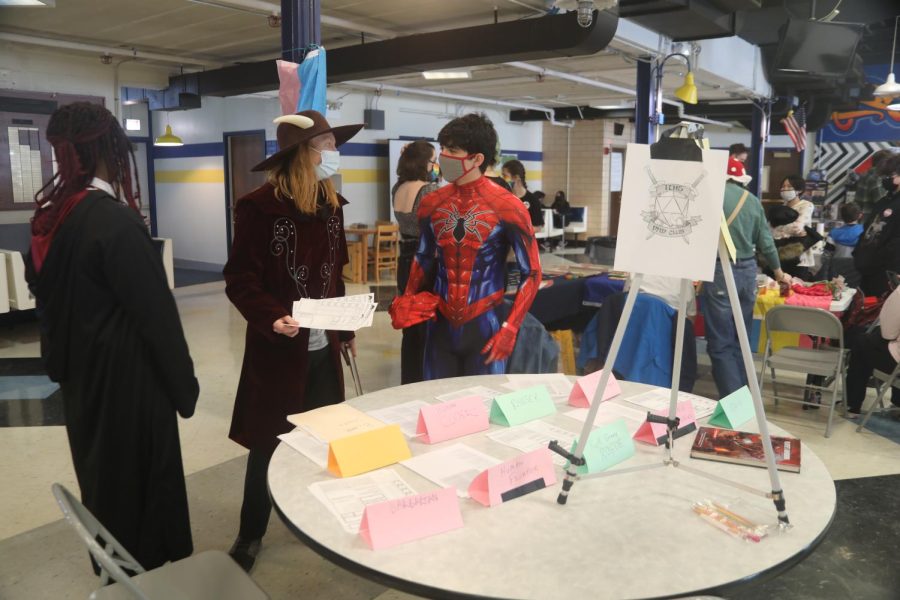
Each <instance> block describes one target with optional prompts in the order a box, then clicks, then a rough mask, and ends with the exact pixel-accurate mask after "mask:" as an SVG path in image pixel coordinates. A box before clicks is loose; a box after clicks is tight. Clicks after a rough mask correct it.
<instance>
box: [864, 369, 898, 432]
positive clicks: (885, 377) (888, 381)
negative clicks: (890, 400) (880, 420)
mask: <svg viewBox="0 0 900 600" xmlns="http://www.w3.org/2000/svg"><path fill="white" fill-rule="evenodd" d="M872 376H873V377H874V378H875V379H877V380H878V381H880V382H881V384H880V385H879V386H878V395H877V396H876V397H875V402H873V403H872V406H870V407H869V410H868V411H867V412H866V416H865V417H863V419H862V420H861V421H860V422H859V425H857V426H856V431H857V433H859V432H860V431H862V430H863V427H865V426H866V423H868V422H869V418H870V417H871V416H872V413H874V412H875V407H876V406H877V407H878V408H879V409H881V411H882V412H884V394H885V393H886V392H887V391H888V390H889V389H891V388H892V387H895V386H896V387H898V388H900V380H898V377H900V363H898V364H897V366H896V367H894V370H893V371H891V372H890V373H885V372H884V371H879V370H877V369H876V370H875V371H873V372H872ZM897 410H898V409H897V407H894V406H891V407H889V408H888V411H893V412H897Z"/></svg>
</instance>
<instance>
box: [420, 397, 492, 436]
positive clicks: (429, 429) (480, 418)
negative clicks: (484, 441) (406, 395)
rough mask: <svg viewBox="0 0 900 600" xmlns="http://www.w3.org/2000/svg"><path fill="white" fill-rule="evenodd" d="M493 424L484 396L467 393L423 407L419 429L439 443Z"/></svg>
mask: <svg viewBox="0 0 900 600" xmlns="http://www.w3.org/2000/svg"><path fill="white" fill-rule="evenodd" d="M490 426H491V424H490V423H489V421H488V411H487V409H486V408H485V406H484V400H482V398H481V396H466V397H465V398H458V399H456V400H451V401H449V402H442V403H441V404H429V405H428V406H423V407H422V408H421V409H420V410H419V422H418V424H417V425H416V433H417V434H419V435H421V436H422V441H424V442H425V443H426V444H437V443H440V442H445V441H447V440H452V439H454V438H458V437H462V436H464V435H469V434H470V433H476V432H478V431H484V430H485V429H488V428H489V427H490Z"/></svg>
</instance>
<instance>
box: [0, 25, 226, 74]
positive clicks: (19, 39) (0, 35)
mask: <svg viewBox="0 0 900 600" xmlns="http://www.w3.org/2000/svg"><path fill="white" fill-rule="evenodd" d="M0 41H7V42H16V43H18V44H30V45H32V46H43V47H47V48H62V49H65V50H79V51H82V52H93V53H96V54H111V55H114V56H127V57H132V58H134V59H135V60H155V61H158V62H166V63H173V64H176V65H197V66H200V67H221V66H222V64H223V63H221V62H216V61H211V60H203V59H199V58H193V57H190V56H173V55H171V54H158V53H156V52H144V51H143V50H135V49H132V48H116V47H115V46H100V45H97V44H85V43H82V42H70V41H68V40H57V39H50V38H42V37H35V36H32V35H22V34H18V33H6V32H0Z"/></svg>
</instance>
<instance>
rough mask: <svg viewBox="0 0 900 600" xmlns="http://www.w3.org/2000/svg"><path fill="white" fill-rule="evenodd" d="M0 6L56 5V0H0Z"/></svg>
mask: <svg viewBox="0 0 900 600" xmlns="http://www.w3.org/2000/svg"><path fill="white" fill-rule="evenodd" d="M0 6H56V0H0Z"/></svg>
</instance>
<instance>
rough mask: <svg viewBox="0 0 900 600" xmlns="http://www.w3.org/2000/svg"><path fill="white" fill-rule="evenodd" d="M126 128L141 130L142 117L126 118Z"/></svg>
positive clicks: (127, 129) (128, 129)
mask: <svg viewBox="0 0 900 600" xmlns="http://www.w3.org/2000/svg"><path fill="white" fill-rule="evenodd" d="M125 130H126V131H140V130H141V120H140V119H125Z"/></svg>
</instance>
